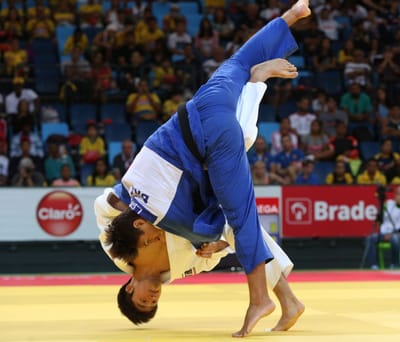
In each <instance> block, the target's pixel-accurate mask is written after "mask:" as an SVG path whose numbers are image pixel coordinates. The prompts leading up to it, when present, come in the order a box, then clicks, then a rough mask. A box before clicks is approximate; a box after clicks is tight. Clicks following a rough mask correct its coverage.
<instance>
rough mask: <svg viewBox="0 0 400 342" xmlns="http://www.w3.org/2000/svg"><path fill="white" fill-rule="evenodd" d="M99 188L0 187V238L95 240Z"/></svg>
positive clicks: (21, 239) (101, 190) (3, 239)
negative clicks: (94, 207) (94, 203)
mask: <svg viewBox="0 0 400 342" xmlns="http://www.w3.org/2000/svg"><path fill="white" fill-rule="evenodd" d="M102 192H103V188H35V189H20V188H19V189H15V188H2V189H0V198H1V205H0V241H36V240H37V241H47V240H49V241H52V240H53V241H56V240H96V239H97V236H98V234H99V231H98V229H97V226H96V219H95V216H94V210H93V202H94V199H95V198H96V197H97V196H99V195H100V194H102Z"/></svg>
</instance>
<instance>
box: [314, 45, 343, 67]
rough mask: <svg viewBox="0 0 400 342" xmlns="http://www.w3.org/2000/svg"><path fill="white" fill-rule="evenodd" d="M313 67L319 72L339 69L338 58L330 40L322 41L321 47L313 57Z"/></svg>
mask: <svg viewBox="0 0 400 342" xmlns="http://www.w3.org/2000/svg"><path fill="white" fill-rule="evenodd" d="M313 67H314V70H315V71H317V72H324V71H329V70H335V69H336V68H337V62H336V56H335V55H334V53H333V51H332V47H331V41H330V40H329V39H328V38H323V39H322V40H321V46H320V47H319V49H318V50H317V51H315V55H314V56H313Z"/></svg>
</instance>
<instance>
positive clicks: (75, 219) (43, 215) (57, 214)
mask: <svg viewBox="0 0 400 342" xmlns="http://www.w3.org/2000/svg"><path fill="white" fill-rule="evenodd" d="M82 217H83V210H82V205H81V203H80V202H79V200H78V199H77V198H76V197H75V196H74V195H72V194H70V193H69V192H66V191H52V192H50V193H48V194H47V195H46V196H44V197H43V198H42V199H41V201H40V202H39V204H38V206H37V209H36V219H37V221H38V223H39V225H40V227H41V228H42V229H43V230H44V231H45V232H46V233H47V234H50V235H53V236H66V235H69V234H71V233H73V232H74V231H75V230H76V229H77V228H78V227H79V225H80V223H81V221H82Z"/></svg>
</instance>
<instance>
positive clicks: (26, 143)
mask: <svg viewBox="0 0 400 342" xmlns="http://www.w3.org/2000/svg"><path fill="white" fill-rule="evenodd" d="M19 144H20V150H21V155H19V156H16V157H11V159H10V169H9V171H10V175H14V174H16V173H17V172H18V165H19V162H20V161H21V159H23V158H28V159H30V160H32V162H33V164H34V165H35V170H36V171H39V172H43V158H42V157H39V156H37V155H32V153H31V147H32V143H31V141H30V140H29V139H22V140H20V143H19Z"/></svg>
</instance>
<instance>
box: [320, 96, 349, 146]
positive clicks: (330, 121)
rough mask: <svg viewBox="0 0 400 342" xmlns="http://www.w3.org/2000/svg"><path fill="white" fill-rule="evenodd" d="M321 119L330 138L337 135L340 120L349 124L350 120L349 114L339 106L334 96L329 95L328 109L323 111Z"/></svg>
mask: <svg viewBox="0 0 400 342" xmlns="http://www.w3.org/2000/svg"><path fill="white" fill-rule="evenodd" d="M319 119H320V120H321V122H322V127H323V130H324V131H325V132H326V134H328V137H330V138H331V137H334V136H335V135H336V125H337V123H338V122H343V123H344V124H345V125H346V126H347V124H348V121H349V119H348V117H347V114H346V113H345V112H343V111H342V110H340V109H338V108H337V103H336V100H335V98H334V97H333V96H330V97H328V100H327V104H326V109H325V110H323V111H322V112H321V114H320V115H319Z"/></svg>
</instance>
